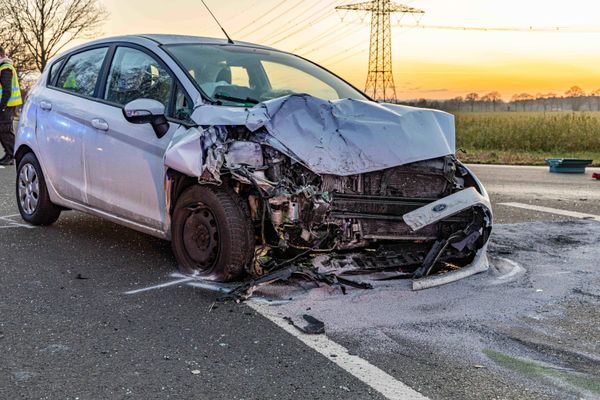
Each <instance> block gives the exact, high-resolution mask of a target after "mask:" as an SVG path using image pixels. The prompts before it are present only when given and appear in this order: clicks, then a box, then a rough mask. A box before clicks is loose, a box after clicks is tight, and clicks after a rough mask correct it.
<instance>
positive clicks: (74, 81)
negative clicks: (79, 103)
mask: <svg viewBox="0 0 600 400" xmlns="http://www.w3.org/2000/svg"><path fill="white" fill-rule="evenodd" d="M107 50H108V49H107V48H106V47H103V48H99V49H93V50H88V51H84V52H82V53H78V54H75V55H73V56H71V57H70V58H69V60H68V61H67V63H66V64H65V67H64V68H63V69H62V71H61V73H60V76H59V77H58V81H57V82H56V87H58V88H61V89H65V90H68V91H70V92H74V93H77V94H82V95H85V96H93V95H94V91H95V89H96V82H98V76H99V75H100V69H101V68H102V63H103V62H104V57H105V56H106V52H107ZM53 67H54V66H53Z"/></svg>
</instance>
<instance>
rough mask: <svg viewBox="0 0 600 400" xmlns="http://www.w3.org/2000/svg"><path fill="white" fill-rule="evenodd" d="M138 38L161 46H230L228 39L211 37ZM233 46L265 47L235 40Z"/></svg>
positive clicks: (150, 36) (166, 36)
mask: <svg viewBox="0 0 600 400" xmlns="http://www.w3.org/2000/svg"><path fill="white" fill-rule="evenodd" d="M135 36H138V37H143V38H146V39H150V40H152V41H155V42H157V43H159V44H161V45H170V44H230V43H229V42H228V40H227V39H221V38H211V37H203V36H189V35H165V34H142V35H135ZM233 42H234V44H233V45H243V46H253V47H263V48H267V47H265V46H261V45H258V44H254V43H248V42H242V41H237V40H233Z"/></svg>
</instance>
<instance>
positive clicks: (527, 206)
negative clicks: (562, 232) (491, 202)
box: [498, 203, 600, 222]
mask: <svg viewBox="0 0 600 400" xmlns="http://www.w3.org/2000/svg"><path fill="white" fill-rule="evenodd" d="M498 205H501V206H508V207H515V208H523V209H525V210H531V211H539V212H544V213H549V214H556V215H564V216H565V217H573V218H579V219H589V220H592V221H598V222H600V215H594V214H586V213H580V212H577V211H568V210H561V209H559V208H550V207H542V206H536V205H533V204H524V203H498Z"/></svg>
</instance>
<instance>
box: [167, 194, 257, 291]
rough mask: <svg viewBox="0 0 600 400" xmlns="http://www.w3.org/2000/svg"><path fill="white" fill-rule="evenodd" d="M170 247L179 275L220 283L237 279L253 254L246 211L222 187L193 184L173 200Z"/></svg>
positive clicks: (236, 196)
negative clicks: (180, 273) (198, 277)
mask: <svg viewBox="0 0 600 400" xmlns="http://www.w3.org/2000/svg"><path fill="white" fill-rule="evenodd" d="M171 230H172V231H171V233H172V235H171V236H172V247H173V252H174V253H175V257H176V258H177V261H178V262H179V269H180V270H181V272H183V273H185V274H188V275H196V276H201V277H204V278H208V279H213V280H216V281H221V282H228V281H233V280H236V279H238V278H241V277H242V276H243V274H244V272H245V270H246V268H245V267H246V266H247V265H248V264H249V263H250V262H251V260H252V257H253V255H254V234H253V228H252V222H251V219H250V215H249V213H248V210H247V208H246V207H245V206H244V204H243V203H242V201H241V199H240V198H239V196H238V195H237V194H236V193H235V192H233V191H230V190H226V189H224V188H216V187H208V186H199V185H195V186H192V187H190V188H188V189H186V190H185V191H184V192H183V193H182V194H181V196H179V198H178V199H177V202H176V205H175V210H174V212H173V220H172V227H171Z"/></svg>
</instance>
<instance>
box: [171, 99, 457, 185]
mask: <svg viewBox="0 0 600 400" xmlns="http://www.w3.org/2000/svg"><path fill="white" fill-rule="evenodd" d="M192 119H193V120H194V121H195V122H196V123H198V124H199V125H201V126H228V125H229V126H231V125H243V126H246V127H247V128H248V129H249V130H250V131H252V132H256V133H257V140H259V141H260V142H261V143H264V144H267V145H270V146H272V147H274V148H275V149H277V150H279V151H281V152H283V153H284V154H287V155H288V156H290V157H291V158H293V159H295V160H296V161H299V162H302V163H303V164H305V165H306V166H307V167H309V168H310V169H311V170H312V171H313V172H315V173H317V174H330V175H339V176H348V175H356V174H362V173H367V172H372V171H378V170H382V169H386V168H392V167H397V166H400V165H404V164H408V163H412V162H415V161H421V160H428V159H432V158H437V157H442V156H446V155H450V154H454V153H455V130H454V117H453V116H452V115H451V114H448V113H445V112H441V111H436V110H427V109H421V108H414V107H407V106H400V105H393V104H379V103H375V102H372V101H361V100H352V99H342V100H335V101H327V100H323V99H319V98H316V97H313V96H309V95H291V96H286V97H281V98H278V99H274V100H269V101H266V102H263V103H260V104H258V105H256V106H255V107H252V108H248V109H245V108H240V107H223V106H214V105H201V106H199V107H197V108H196V109H195V110H194V112H193V114H192ZM261 128H264V129H261ZM183 142H184V143H185V142H186V141H183ZM171 150H175V149H173V148H171ZM167 158H168V157H167Z"/></svg>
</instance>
